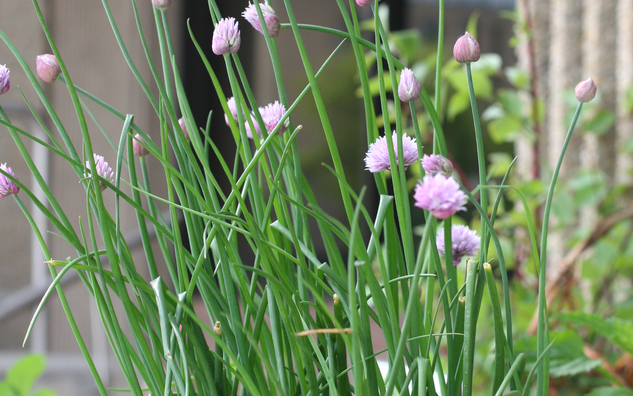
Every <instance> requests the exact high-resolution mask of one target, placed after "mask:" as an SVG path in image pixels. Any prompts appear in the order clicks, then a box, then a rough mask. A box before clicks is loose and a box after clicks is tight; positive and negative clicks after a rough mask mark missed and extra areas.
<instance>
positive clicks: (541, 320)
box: [536, 103, 582, 395]
mask: <svg viewBox="0 0 633 396" xmlns="http://www.w3.org/2000/svg"><path fill="white" fill-rule="evenodd" d="M581 109H582V103H578V107H577V108H576V112H575V113H574V118H573V119H572V121H571V125H570V126H569V130H568V131H567V136H565V141H564V142H563V148H562V149H561V152H560V156H559V157H558V162H557V163H556V168H555V169H554V174H553V175H552V181H551V182H550V185H549V190H548V191H547V200H546V201H545V209H544V211H543V230H542V231H541V267H540V268H539V276H538V279H539V284H538V328H537V332H536V356H540V355H541V354H542V353H544V352H545V344H546V342H547V337H548V334H547V333H548V324H547V320H546V319H547V302H546V300H545V286H546V285H545V282H546V270H547V263H546V260H547V231H548V228H549V214H550V210H551V208H552V198H553V196H554V188H555V187H556V180H557V179H558V172H559V171H560V167H561V165H562V163H563V157H564V156H565V151H566V150H567V146H568V145H569V141H570V140H571V135H572V132H573V131H574V128H575V127H576V122H577V121H578V117H579V116H580V110H581ZM548 367H549V352H545V356H544V357H543V364H542V365H541V366H539V369H538V376H537V388H536V390H537V395H545V394H547V393H546V392H547V388H548V387H549V373H548V371H549V370H548V369H547V368H548Z"/></svg>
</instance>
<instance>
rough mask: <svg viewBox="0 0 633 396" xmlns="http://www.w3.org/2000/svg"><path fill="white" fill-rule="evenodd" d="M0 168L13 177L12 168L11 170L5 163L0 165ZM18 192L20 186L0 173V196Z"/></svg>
mask: <svg viewBox="0 0 633 396" xmlns="http://www.w3.org/2000/svg"><path fill="white" fill-rule="evenodd" d="M0 169H2V170H3V171H4V172H6V173H8V174H9V175H11V176H13V177H15V173H13V170H11V168H9V167H8V166H7V164H2V165H0ZM18 192H20V187H18V185H17V184H15V183H14V182H13V180H11V179H9V178H8V177H7V176H5V175H4V174H3V173H0V198H5V197H8V196H9V195H16V194H17V193H18Z"/></svg>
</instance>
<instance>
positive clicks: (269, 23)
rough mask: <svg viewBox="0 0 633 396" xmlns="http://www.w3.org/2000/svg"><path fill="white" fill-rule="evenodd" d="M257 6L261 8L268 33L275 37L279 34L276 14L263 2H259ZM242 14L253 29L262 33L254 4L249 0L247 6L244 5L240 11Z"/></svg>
mask: <svg viewBox="0 0 633 396" xmlns="http://www.w3.org/2000/svg"><path fill="white" fill-rule="evenodd" d="M259 8H260V9H261V10H262V16H263V17H264V21H265V22H266V28H267V29H268V34H270V37H272V38H275V37H277V35H279V28H280V27H281V24H280V23H279V18H278V17H277V14H275V10H273V8H272V7H271V6H269V5H268V4H265V3H262V4H260V5H259ZM242 16H243V17H244V18H245V19H246V20H247V21H248V22H249V23H250V24H251V25H252V26H253V27H254V28H255V30H257V31H258V32H260V33H261V34H264V30H263V29H262V24H261V23H260V22H259V15H257V8H255V4H252V3H251V2H249V3H248V7H246V9H245V10H244V12H243V13H242Z"/></svg>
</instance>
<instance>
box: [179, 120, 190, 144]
mask: <svg viewBox="0 0 633 396" xmlns="http://www.w3.org/2000/svg"><path fill="white" fill-rule="evenodd" d="M178 125H180V129H182V133H184V134H185V139H186V140H187V141H188V140H189V132H187V124H185V119H184V118H182V117H180V119H179V120H178Z"/></svg>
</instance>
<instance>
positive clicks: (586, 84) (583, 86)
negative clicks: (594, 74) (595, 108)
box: [574, 77, 598, 103]
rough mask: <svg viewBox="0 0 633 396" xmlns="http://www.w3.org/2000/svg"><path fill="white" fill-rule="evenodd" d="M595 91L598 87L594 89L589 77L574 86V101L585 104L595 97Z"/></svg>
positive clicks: (594, 85)
mask: <svg viewBox="0 0 633 396" xmlns="http://www.w3.org/2000/svg"><path fill="white" fill-rule="evenodd" d="M597 91H598V87H596V83H595V82H593V79H592V78H591V77H589V78H588V79H586V80H584V81H581V82H579V83H578V85H576V89H575V90H574V93H575V94H576V99H578V101H579V102H580V103H587V102H589V101H591V100H592V99H593V98H594V97H595V96H596V92H597Z"/></svg>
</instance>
